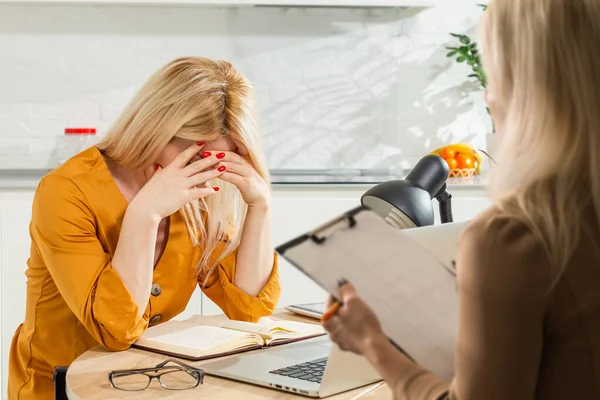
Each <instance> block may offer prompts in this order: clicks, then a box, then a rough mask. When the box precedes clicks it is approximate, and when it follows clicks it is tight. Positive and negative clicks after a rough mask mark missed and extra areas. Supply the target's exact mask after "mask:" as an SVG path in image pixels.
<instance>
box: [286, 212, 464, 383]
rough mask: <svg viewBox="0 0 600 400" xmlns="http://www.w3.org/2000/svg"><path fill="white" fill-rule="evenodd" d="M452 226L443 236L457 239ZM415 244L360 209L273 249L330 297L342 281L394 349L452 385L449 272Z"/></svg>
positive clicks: (454, 310) (454, 306)
mask: <svg viewBox="0 0 600 400" xmlns="http://www.w3.org/2000/svg"><path fill="white" fill-rule="evenodd" d="M453 228H454V230H453V231H452V232H454V233H451V232H450V231H447V232H446V236H449V235H450V236H451V235H452V234H454V235H457V234H458V233H459V228H460V226H454V227H453ZM418 229H419V228H417V229H414V231H415V232H416V231H417V230H418ZM417 236H418V235H417ZM456 240H457V239H456ZM419 241H423V237H420V239H419V237H416V238H415V239H413V238H411V237H410V235H409V234H407V233H405V231H399V230H396V229H394V228H392V227H391V226H389V225H387V223H385V221H384V220H383V219H381V218H380V217H379V216H378V215H377V214H375V213H374V212H373V211H371V210H369V209H367V208H364V207H358V208H356V209H353V210H350V211H349V212H347V213H345V214H343V215H342V216H341V217H339V218H336V219H334V220H332V221H330V222H328V223H327V224H325V225H323V226H321V227H320V228H317V229H315V230H313V231H312V232H310V233H308V234H306V235H303V236H301V237H298V238H296V239H293V240H291V241H289V242H287V243H285V244H282V245H281V246H279V247H278V248H277V249H276V250H277V252H278V253H279V255H280V256H281V257H283V258H284V259H286V260H288V261H289V262H290V263H291V264H292V265H294V266H295V267H296V268H298V269H299V270H300V271H302V272H304V273H305V274H306V275H308V276H309V277H310V278H311V279H313V280H314V281H315V282H316V283H318V284H319V285H320V286H321V287H323V288H324V289H325V290H326V291H328V292H329V293H330V294H332V295H334V296H336V295H337V293H338V286H337V282H338V281H339V280H340V279H341V278H345V279H347V280H348V281H349V282H351V283H352V284H353V285H354V286H355V288H356V291H357V293H358V294H359V295H360V296H361V297H362V298H363V300H364V301H365V302H366V303H367V304H368V305H369V306H371V308H373V310H374V311H375V313H376V314H377V316H378V317H379V320H380V321H381V324H382V327H383V329H384V331H385V333H386V334H387V336H388V337H389V338H390V339H391V340H392V341H393V342H394V343H395V344H396V345H397V346H398V347H400V348H401V349H402V350H403V351H404V352H405V353H406V354H407V355H408V356H409V357H411V358H412V359H414V360H415V361H416V362H418V363H419V364H421V365H423V366H424V367H426V368H428V369H429V370H431V371H432V372H434V373H436V374H438V375H439V376H440V377H442V378H444V379H448V380H450V379H452V377H453V375H454V374H453V371H454V350H455V346H456V333H457V324H458V298H457V293H456V281H455V275H454V272H453V271H454V270H453V268H452V265H448V263H447V262H446V263H443V262H442V258H443V257H442V258H440V257H439V256H438V257H436V256H434V255H432V254H431V252H430V251H428V250H426V249H425V248H424V247H423V246H422V245H420V244H419ZM446 253H448V252H447V251H446ZM444 257H445V256H444ZM446 259H447V258H446ZM451 261H452V260H448V262H451Z"/></svg>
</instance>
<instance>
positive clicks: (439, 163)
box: [361, 154, 452, 229]
mask: <svg viewBox="0 0 600 400" xmlns="http://www.w3.org/2000/svg"><path fill="white" fill-rule="evenodd" d="M449 173H450V170H449V168H448V164H447V163H446V161H445V160H444V159H443V158H442V157H440V156H438V155H435V154H430V155H427V156H425V157H423V158H422V159H421V160H419V162H418V163H417V165H415V167H414V168H413V169H412V170H411V171H410V173H409V174H408V175H407V176H406V178H405V179H404V180H395V181H388V182H383V183H380V184H379V185H377V186H374V187H373V188H371V189H369V190H368V191H367V192H366V193H365V194H363V195H362V197H361V203H362V205H363V206H366V207H368V208H370V209H371V210H373V211H374V212H375V213H376V214H377V215H379V216H380V217H382V218H383V219H385V220H386V221H387V222H388V223H389V224H390V225H392V226H393V227H395V228H396V229H407V228H415V227H419V226H425V225H433V221H434V216H433V205H432V204H431V200H432V199H434V198H435V199H436V200H437V201H438V202H439V207H440V219H441V221H442V223H443V224H444V223H447V222H452V207H451V204H450V199H451V198H452V196H451V195H450V193H448V192H447V191H446V180H447V179H448V176H449Z"/></svg>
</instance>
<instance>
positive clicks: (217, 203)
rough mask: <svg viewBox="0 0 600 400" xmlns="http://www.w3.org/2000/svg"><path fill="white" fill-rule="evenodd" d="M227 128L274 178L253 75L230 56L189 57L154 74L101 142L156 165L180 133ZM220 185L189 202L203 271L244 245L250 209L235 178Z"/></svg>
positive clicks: (121, 159)
mask: <svg viewBox="0 0 600 400" xmlns="http://www.w3.org/2000/svg"><path fill="white" fill-rule="evenodd" d="M223 135H230V136H231V137H232V138H233V139H236V140H237V141H239V142H240V143H241V144H243V145H244V146H245V147H246V148H247V150H248V158H249V160H250V162H251V164H252V165H253V166H254V168H255V169H256V171H257V172H258V174H259V175H260V176H261V177H262V178H263V179H264V180H265V181H266V183H267V184H269V173H268V168H267V164H266V161H265V160H264V156H263V154H262V151H261V147H260V140H259V139H260V137H259V131H258V126H257V113H256V108H255V97H254V91H253V89H252V87H251V85H250V83H249V82H248V81H247V80H246V79H245V78H244V76H242V75H241V74H240V73H239V72H238V71H237V70H236V69H235V68H234V67H233V66H232V65H231V64H230V63H229V62H226V61H214V60H209V59H206V58H200V57H186V58H179V59H176V60H174V61H172V62H170V63H169V64H167V65H166V66H164V67H163V68H161V69H160V70H159V71H158V72H156V73H155V74H154V75H153V76H152V77H150V79H149V80H148V81H147V82H146V84H145V85H144V86H143V87H142V88H141V89H140V91H139V92H138V93H137V95H136V96H135V97H134V99H133V100H132V101H131V103H130V104H129V106H128V107H127V109H126V110H125V111H124V112H123V114H122V115H121V116H120V117H119V118H118V120H117V121H116V122H115V124H114V125H113V126H112V128H111V129H110V131H109V132H108V134H107V135H106V136H105V137H104V139H103V140H102V141H101V142H100V143H99V144H98V148H99V149H100V150H101V151H102V152H103V153H104V154H106V155H107V156H108V157H110V158H111V159H112V160H114V161H115V162H117V163H118V164H120V165H122V166H125V167H127V168H132V169H139V168H147V167H150V166H151V164H152V163H153V162H154V160H156V158H157V157H158V155H159V154H160V153H161V151H162V150H163V149H164V148H165V146H166V145H167V144H168V143H169V141H170V140H171V139H173V138H175V137H177V138H181V139H189V140H194V141H208V140H214V139H217V138H219V137H220V136H223ZM218 186H219V187H220V188H221V190H220V191H219V193H217V194H214V195H212V196H209V197H208V198H206V200H205V201H204V199H201V201H194V202H192V203H190V204H188V205H186V206H185V207H184V209H183V214H184V216H185V220H186V224H187V227H188V231H189V234H190V237H191V239H192V241H193V243H194V245H195V246H202V247H203V248H202V252H201V255H200V259H199V260H198V270H197V272H198V274H199V275H200V274H202V275H204V276H205V277H206V278H207V277H208V275H210V273H211V272H212V271H213V270H214V268H215V267H216V266H217V265H218V263H219V262H220V261H221V260H222V259H223V258H225V257H226V256H227V255H229V254H231V253H232V252H233V251H234V250H235V249H236V248H237V247H238V245H239V242H240V236H241V232H242V226H243V222H244V219H245V216H246V211H247V205H246V203H245V202H244V201H243V199H242V197H241V194H240V192H239V190H238V189H237V188H236V187H235V186H233V185H231V184H228V183H226V182H224V181H219V183H218ZM216 251H219V252H218V254H216V253H215V252H216ZM206 278H205V279H204V281H205V282H206Z"/></svg>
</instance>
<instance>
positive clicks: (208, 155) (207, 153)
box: [202, 151, 210, 158]
mask: <svg viewBox="0 0 600 400" xmlns="http://www.w3.org/2000/svg"><path fill="white" fill-rule="evenodd" d="M207 157H210V151H205V152H204V153H202V158H207Z"/></svg>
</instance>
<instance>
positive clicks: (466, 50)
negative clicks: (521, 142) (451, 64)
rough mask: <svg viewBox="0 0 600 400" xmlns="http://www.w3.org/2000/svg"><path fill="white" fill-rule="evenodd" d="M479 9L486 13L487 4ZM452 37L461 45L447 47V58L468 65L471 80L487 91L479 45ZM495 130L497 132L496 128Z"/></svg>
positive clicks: (458, 35)
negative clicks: (470, 71)
mask: <svg viewBox="0 0 600 400" xmlns="http://www.w3.org/2000/svg"><path fill="white" fill-rule="evenodd" d="M479 7H481V8H482V9H483V10H484V11H485V10H486V9H487V5H485V4H479ZM450 35H451V36H452V37H454V38H456V39H458V41H459V43H458V45H457V46H453V47H446V49H448V50H450V52H449V53H448V54H447V56H448V57H450V58H455V59H456V62H458V63H467V64H468V65H469V66H470V67H471V70H472V73H471V74H469V78H476V79H477V80H478V81H479V83H480V84H481V87H482V88H483V89H485V88H486V87H487V76H486V74H485V71H484V70H483V66H482V65H481V59H480V56H479V49H478V48H477V43H476V42H475V41H474V40H472V39H471V38H470V37H469V36H467V35H461V34H458V33H451V34H450ZM486 109H487V112H488V114H490V109H489V108H486ZM492 128H493V124H492ZM493 129H494V131H495V128H493Z"/></svg>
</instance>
